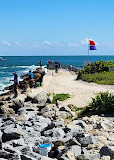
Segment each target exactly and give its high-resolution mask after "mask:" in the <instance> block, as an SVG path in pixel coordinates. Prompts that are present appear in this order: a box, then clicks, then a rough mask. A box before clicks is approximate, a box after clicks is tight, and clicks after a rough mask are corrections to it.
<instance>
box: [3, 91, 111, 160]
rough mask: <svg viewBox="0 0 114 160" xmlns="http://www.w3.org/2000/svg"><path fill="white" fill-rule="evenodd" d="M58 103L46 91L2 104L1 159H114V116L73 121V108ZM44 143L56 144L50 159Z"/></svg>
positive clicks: (53, 145) (53, 146)
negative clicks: (49, 101)
mask: <svg viewBox="0 0 114 160" xmlns="http://www.w3.org/2000/svg"><path fill="white" fill-rule="evenodd" d="M57 103H58V104H47V95H46V92H42V93H40V94H38V95H37V96H36V97H29V98H28V97H27V98H26V99H25V102H23V101H20V100H19V99H14V100H13V101H11V100H10V101H8V102H7V101H5V100H4V101H3V103H0V108H2V111H3V112H1V110H0V112H1V113H2V114H3V116H0V143H1V144H2V145H1V146H2V147H1V148H0V159H8V160H51V159H53V160H54V159H55V160H56V159H58V160H76V159H77V160H86V159H87V160H100V159H101V160H110V159H111V160H113V159H114V147H113V146H114V118H113V117H100V116H91V117H83V118H80V119H78V120H73V121H72V120H71V119H69V117H71V115H72V111H73V109H72V108H69V107H68V106H63V105H62V102H59V101H58V102H57ZM6 109H7V110H6ZM6 113H7V114H6ZM12 113H13V114H12ZM14 113H16V114H14ZM44 143H49V144H51V146H52V150H51V151H50V154H49V156H50V158H49V157H45V156H42V155H41V154H40V152H39V148H38V146H39V145H40V144H44ZM2 148H3V149H2Z"/></svg>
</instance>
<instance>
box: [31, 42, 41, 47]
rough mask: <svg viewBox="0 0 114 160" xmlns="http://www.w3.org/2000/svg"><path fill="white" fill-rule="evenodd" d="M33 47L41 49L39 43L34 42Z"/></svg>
mask: <svg viewBox="0 0 114 160" xmlns="http://www.w3.org/2000/svg"><path fill="white" fill-rule="evenodd" d="M31 47H33V48H39V47H40V44H39V43H37V42H33V43H32V45H31Z"/></svg>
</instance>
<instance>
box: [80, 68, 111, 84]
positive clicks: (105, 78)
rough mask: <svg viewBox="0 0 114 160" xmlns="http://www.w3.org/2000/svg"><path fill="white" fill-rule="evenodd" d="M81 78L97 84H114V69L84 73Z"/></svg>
mask: <svg viewBox="0 0 114 160" xmlns="http://www.w3.org/2000/svg"><path fill="white" fill-rule="evenodd" d="M81 79H82V80H83V81H86V82H94V83H97V84H107V85H114V71H111V72H102V73H97V72H96V73H94V74H82V76H81Z"/></svg>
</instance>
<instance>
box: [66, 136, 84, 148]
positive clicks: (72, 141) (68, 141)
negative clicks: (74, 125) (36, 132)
mask: <svg viewBox="0 0 114 160" xmlns="http://www.w3.org/2000/svg"><path fill="white" fill-rule="evenodd" d="M64 142H65V144H66V145H67V146H73V145H79V146H81V144H80V143H79V142H78V141H77V140H76V138H75V137H72V136H68V137H66V138H64Z"/></svg>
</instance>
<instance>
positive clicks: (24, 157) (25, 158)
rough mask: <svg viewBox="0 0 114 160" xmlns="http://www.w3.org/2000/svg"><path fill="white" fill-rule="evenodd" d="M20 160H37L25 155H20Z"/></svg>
mask: <svg viewBox="0 0 114 160" xmlns="http://www.w3.org/2000/svg"><path fill="white" fill-rule="evenodd" d="M20 157H21V160H38V159H36V158H32V157H29V156H26V155H21V156H20Z"/></svg>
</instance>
